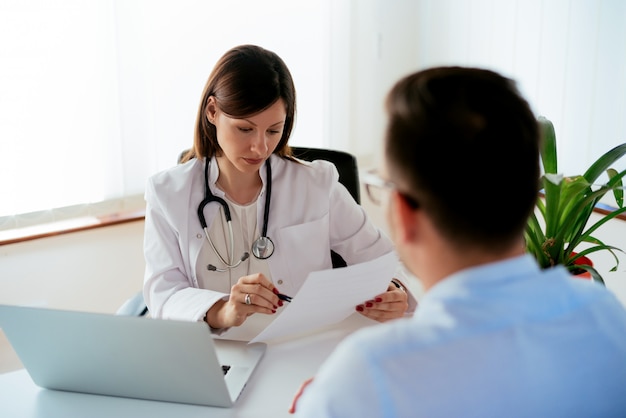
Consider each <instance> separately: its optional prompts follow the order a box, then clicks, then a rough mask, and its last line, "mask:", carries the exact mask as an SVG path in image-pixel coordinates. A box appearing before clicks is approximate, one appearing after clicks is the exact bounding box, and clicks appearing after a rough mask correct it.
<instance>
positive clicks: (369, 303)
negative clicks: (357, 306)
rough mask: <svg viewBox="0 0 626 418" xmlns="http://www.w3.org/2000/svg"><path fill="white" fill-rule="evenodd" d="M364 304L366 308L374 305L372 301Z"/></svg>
mask: <svg viewBox="0 0 626 418" xmlns="http://www.w3.org/2000/svg"><path fill="white" fill-rule="evenodd" d="M365 306H366V307H367V308H371V307H372V306H374V305H373V304H372V302H367V303H366V304H365Z"/></svg>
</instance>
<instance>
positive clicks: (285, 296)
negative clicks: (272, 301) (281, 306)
mask: <svg viewBox="0 0 626 418" xmlns="http://www.w3.org/2000/svg"><path fill="white" fill-rule="evenodd" d="M276 296H278V299H280V300H284V301H285V302H291V296H287V295H283V294H282V293H277V294H276Z"/></svg>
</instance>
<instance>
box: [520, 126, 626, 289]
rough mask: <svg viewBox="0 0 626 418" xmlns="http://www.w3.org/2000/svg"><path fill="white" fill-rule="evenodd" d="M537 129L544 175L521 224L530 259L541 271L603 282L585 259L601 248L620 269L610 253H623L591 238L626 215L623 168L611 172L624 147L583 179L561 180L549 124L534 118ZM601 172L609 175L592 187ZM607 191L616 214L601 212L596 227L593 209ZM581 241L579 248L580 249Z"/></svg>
mask: <svg viewBox="0 0 626 418" xmlns="http://www.w3.org/2000/svg"><path fill="white" fill-rule="evenodd" d="M539 126H540V131H541V135H542V145H541V162H542V164H543V172H544V174H543V175H542V176H541V179H540V185H539V189H540V193H539V196H538V199H537V206H536V210H535V212H534V213H533V215H532V216H531V217H530V218H529V220H528V224H527V226H526V232H525V240H526V249H527V251H528V252H529V253H531V254H533V255H534V257H535V258H536V259H537V262H538V263H539V265H540V266H541V267H542V268H549V267H552V266H555V265H558V264H561V265H564V266H565V267H566V268H567V269H568V270H570V271H571V272H572V273H573V274H576V273H577V272H581V271H582V272H584V271H587V272H589V273H590V274H591V277H592V278H593V279H594V280H596V281H599V282H600V283H604V280H603V279H602V276H601V275H600V274H599V273H598V271H597V270H596V269H595V268H594V267H593V263H591V262H590V261H589V259H588V258H587V257H586V256H587V255H588V254H591V253H593V252H596V251H603V250H606V251H609V252H610V253H611V254H612V255H613V258H614V260H615V266H614V267H613V268H612V269H611V271H616V270H617V267H618V265H619V259H618V258H617V256H616V255H615V251H620V252H623V251H622V250H621V249H619V248H616V247H614V246H612V245H607V244H605V243H604V242H602V241H600V240H599V239H597V238H595V237H594V236H593V235H592V234H593V233H594V232H595V231H597V229H598V228H599V227H600V226H602V225H603V224H605V223H606V222H608V221H609V220H611V219H613V218H615V217H616V216H618V215H619V214H621V213H624V212H626V207H624V189H623V187H622V177H624V175H626V170H625V171H622V172H619V173H618V172H617V171H616V170H614V169H612V168H610V166H611V165H612V164H614V163H615V161H617V160H619V159H620V158H621V157H622V156H623V155H624V154H626V143H624V144H621V145H618V146H617V147H615V148H613V149H611V150H609V151H608V152H606V153H605V154H604V155H602V156H601V157H600V158H598V159H597V160H596V161H595V162H594V163H593V164H592V165H591V166H590V167H589V169H588V170H587V171H586V172H585V173H584V174H583V175H576V176H570V177H564V176H563V175H562V174H559V172H558V167H557V153H556V135H555V132H554V126H553V125H552V123H551V122H550V121H549V120H548V119H546V118H544V117H540V118H539ZM604 172H606V173H607V174H608V179H609V180H608V182H606V183H605V184H596V182H597V181H598V177H599V176H600V175H601V174H602V173H604ZM609 191H611V192H612V194H613V197H614V198H615V204H616V208H615V210H613V211H610V212H608V213H607V214H604V215H603V216H602V217H601V219H599V220H598V221H596V222H595V223H590V222H589V220H590V217H591V214H592V213H593V211H594V208H595V207H596V205H597V204H598V202H599V201H600V199H601V198H602V197H603V196H604V195H605V194H606V193H607V192H609ZM583 243H585V245H583V246H582V247H584V248H582V247H581V248H579V246H580V245H581V244H583Z"/></svg>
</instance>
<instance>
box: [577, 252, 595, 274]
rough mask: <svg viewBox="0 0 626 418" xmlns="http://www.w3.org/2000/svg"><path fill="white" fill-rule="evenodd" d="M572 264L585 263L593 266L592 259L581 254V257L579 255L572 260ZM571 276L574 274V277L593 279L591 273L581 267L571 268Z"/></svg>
mask: <svg viewBox="0 0 626 418" xmlns="http://www.w3.org/2000/svg"><path fill="white" fill-rule="evenodd" d="M575 255H576V253H572V256H575ZM574 265H587V266H592V267H593V261H591V260H590V259H588V258H587V257H585V256H584V255H583V256H582V257H579V258H577V259H576V260H575V261H574ZM572 276H574V277H575V278H576V279H585V280H593V278H592V277H591V273H589V272H588V271H587V270H583V269H577V270H572Z"/></svg>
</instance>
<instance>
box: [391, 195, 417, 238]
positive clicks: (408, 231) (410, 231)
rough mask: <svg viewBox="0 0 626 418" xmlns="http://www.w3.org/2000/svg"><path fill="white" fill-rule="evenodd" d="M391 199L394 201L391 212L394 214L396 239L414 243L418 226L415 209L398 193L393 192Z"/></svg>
mask: <svg viewBox="0 0 626 418" xmlns="http://www.w3.org/2000/svg"><path fill="white" fill-rule="evenodd" d="M390 199H391V200H392V202H391V205H390V210H392V211H393V212H394V213H393V218H394V220H395V221H394V223H395V225H394V227H395V235H396V237H397V238H398V239H399V240H401V241H402V242H413V241H414V240H415V238H416V234H417V224H418V219H417V216H416V213H415V208H414V207H412V206H411V204H409V202H408V201H407V200H406V198H405V197H404V196H402V194H401V193H399V192H398V191H393V192H392V193H391V196H390Z"/></svg>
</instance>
